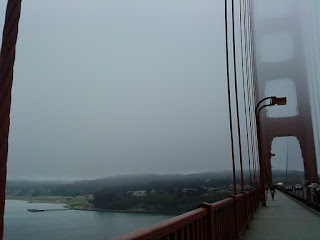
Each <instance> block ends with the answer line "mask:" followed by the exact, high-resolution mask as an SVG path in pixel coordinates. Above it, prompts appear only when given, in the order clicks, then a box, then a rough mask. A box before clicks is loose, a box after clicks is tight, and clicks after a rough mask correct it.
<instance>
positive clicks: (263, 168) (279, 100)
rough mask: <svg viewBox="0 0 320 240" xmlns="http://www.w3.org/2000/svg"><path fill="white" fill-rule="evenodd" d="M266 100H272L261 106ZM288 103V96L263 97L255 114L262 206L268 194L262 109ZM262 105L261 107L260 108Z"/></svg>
mask: <svg viewBox="0 0 320 240" xmlns="http://www.w3.org/2000/svg"><path fill="white" fill-rule="evenodd" d="M265 100H270V103H269V104H266V105H263V106H262V107H260V105H261V103H262V102H264V101H265ZM286 104H287V98H286V97H281V98H277V97H275V96H272V97H267V98H263V99H261V100H260V101H259V103H258V104H257V106H256V108H255V114H256V125H257V137H258V150H259V165H260V185H261V191H262V193H261V195H262V206H266V196H265V171H266V166H265V160H264V156H263V154H262V146H261V144H262V138H261V129H260V127H261V126H260V117H259V114H260V111H261V110H262V109H263V108H266V107H269V106H274V105H286ZM259 107H260V108H259Z"/></svg>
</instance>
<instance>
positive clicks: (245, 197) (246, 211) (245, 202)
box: [241, 192, 249, 228]
mask: <svg viewBox="0 0 320 240" xmlns="http://www.w3.org/2000/svg"><path fill="white" fill-rule="evenodd" d="M241 193H242V194H243V195H244V206H245V213H246V214H245V217H246V223H245V225H246V228H247V227H248V218H249V217H248V205H247V194H246V193H245V192H241Z"/></svg>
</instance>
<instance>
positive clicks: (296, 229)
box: [243, 191, 320, 240]
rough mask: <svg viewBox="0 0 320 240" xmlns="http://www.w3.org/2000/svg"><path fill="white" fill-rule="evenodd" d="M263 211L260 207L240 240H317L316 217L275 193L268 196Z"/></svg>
mask: <svg viewBox="0 0 320 240" xmlns="http://www.w3.org/2000/svg"><path fill="white" fill-rule="evenodd" d="M268 198H269V200H268V201H267V207H260V208H258V209H257V212H256V213H255V214H254V217H253V219H252V220H251V221H250V224H249V229H247V230H246V231H245V233H244V235H243V239H244V240H264V239H268V240H305V239H308V240H320V214H319V213H317V212H316V211H314V210H313V209H310V208H309V207H307V206H306V205H304V204H303V203H300V202H298V201H297V200H295V199H293V198H291V197H289V196H287V195H285V194H284V193H281V192H280V191H277V193H276V194H275V199H274V201H273V200H272V199H271V196H270V193H269V194H268Z"/></svg>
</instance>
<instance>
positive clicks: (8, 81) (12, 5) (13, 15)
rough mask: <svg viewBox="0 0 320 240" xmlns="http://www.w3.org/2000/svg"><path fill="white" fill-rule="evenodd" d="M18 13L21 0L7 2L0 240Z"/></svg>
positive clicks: (0, 70)
mask: <svg viewBox="0 0 320 240" xmlns="http://www.w3.org/2000/svg"><path fill="white" fill-rule="evenodd" d="M20 12H21V0H9V1H8V5H7V11H6V19H5V25H4V28H3V36H2V46H1V54H0V138H1V139H0V239H2V237H3V214H4V204H5V187H6V178H7V157H8V137H9V125H10V106H11V88H12V80H13V66H14V61H15V53H16V42H17V36H18V24H19V19H20Z"/></svg>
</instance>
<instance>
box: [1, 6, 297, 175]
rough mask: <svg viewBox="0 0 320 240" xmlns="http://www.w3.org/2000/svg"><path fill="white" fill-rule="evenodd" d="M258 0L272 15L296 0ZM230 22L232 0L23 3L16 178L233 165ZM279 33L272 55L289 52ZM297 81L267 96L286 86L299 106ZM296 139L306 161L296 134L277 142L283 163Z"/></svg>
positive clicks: (13, 137) (12, 150)
mask: <svg viewBox="0 0 320 240" xmlns="http://www.w3.org/2000/svg"><path fill="white" fill-rule="evenodd" d="M236 3H237V1H236ZM255 3H256V2H255ZM260 3H262V1H260ZM5 4H6V1H1V2H0V9H1V12H0V14H1V15H0V21H1V27H2V26H3V19H4V13H5V10H4V9H5ZM257 5H258V8H257V9H256V10H257V12H258V15H260V16H262V17H263V18H265V17H267V18H268V17H270V16H271V17H273V15H272V14H283V13H282V12H281V11H278V10H279V9H282V10H285V9H286V7H283V6H282V7H279V8H277V11H274V10H273V9H272V5H271V7H270V6H269V8H268V10H269V14H267V12H268V11H267V7H266V6H262V5H260V8H259V4H257ZM261 6H262V7H261ZM236 9H237V6H236ZM237 14H238V13H236V19H237V17H238V15H237ZM229 30H230V29H229ZM1 31H2V30H1ZM224 31H225V30H224V1H223V0H219V1H218V0H216V1H213V0H207V1H193V0H176V1H171V0H162V1H150V0H141V1H119V0H108V1H105V0H92V1H88V0H46V1H43V0H25V1H23V3H22V15H21V20H20V29H19V37H18V43H17V56H16V63H15V72H14V83H13V90H12V91H13V92H12V108H11V128H10V137H9V156H8V178H9V179H17V178H19V179H94V178H99V177H106V176H111V175H118V174H131V173H190V172H202V171H211V170H213V171H216V170H231V167H232V165H231V164H232V162H231V151H230V139H229V122H228V121H229V120H228V111H227V85H226V84H227V82H226V67H225V38H224V36H225V35H224V34H225V32H224ZM236 34H238V35H237V38H236V40H237V44H238V45H237V49H239V46H240V45H239V44H240V42H239V29H236ZM278 40H279V41H281V37H280V38H279V39H278ZM282 40H283V39H282ZM272 41H277V39H275V40H274V39H271V40H270V39H269V40H268V41H267V43H268V44H269V45H270V47H265V48H264V49H263V51H264V53H263V54H264V55H265V56H266V57H267V58H271V59H272V58H273V57H274V56H275V55H274V54H279V53H280V52H281V51H282V52H283V51H284V54H286V53H285V50H283V49H284V48H278V49H277V48H276V47H275V46H276V45H275V43H274V42H272ZM275 49H276V50H275ZM271 50H274V51H273V52H272V51H271ZM239 67H240V63H239V62H238V68H239ZM231 77H232V76H231ZM279 89H280V90H279ZM288 89H289V88H287V87H280V88H272V86H271V87H268V86H267V87H266V92H265V94H266V95H269V94H271V95H272V94H280V95H286V96H287V97H288V106H287V107H286V109H287V110H288V111H289V112H290V111H291V112H293V114H296V113H295V111H296V102H295V101H294V100H295V98H296V96H295V95H290V92H292V93H294V92H295V91H294V89H293V90H292V89H291V90H288ZM239 94H240V96H239V97H240V99H241V97H243V95H242V94H243V93H242V91H241V86H240V93H239ZM291 99H292V100H291ZM240 104H241V103H240ZM283 111H286V110H285V109H284V108H282V109H280V108H279V109H274V110H271V111H270V114H275V116H278V115H279V114H280V115H281V114H283ZM240 113H241V114H242V115H241V116H240V117H241V119H242V120H243V109H242V110H241V112H240ZM242 127H244V122H242ZM242 133H243V134H244V132H242ZM235 137H236V134H235ZM287 143H288V146H289V149H290V152H291V153H290V154H291V155H290V157H291V158H292V159H297V161H293V163H294V164H293V165H292V168H293V169H294V168H296V169H301V161H302V159H301V153H300V150H299V145H298V142H297V141H296V140H295V139H294V138H291V139H289V140H286V139H285V138H280V139H277V140H276V141H274V143H273V145H272V151H274V152H275V153H276V155H277V158H276V159H274V160H273V164H274V167H275V168H284V164H285V161H286V146H287ZM245 145H246V144H245V143H244V159H245V160H247V159H248V158H247V156H246V149H245ZM237 154H238V152H237V151H236V155H237ZM299 159H300V160H299ZM236 160H238V159H236ZM237 165H238V163H237ZM238 168H239V167H238ZM245 168H247V165H246V166H245Z"/></svg>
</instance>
